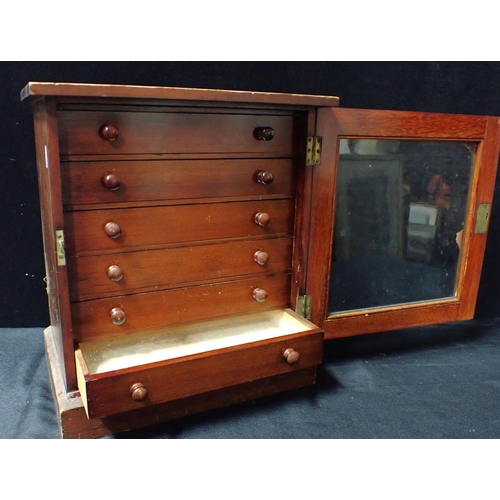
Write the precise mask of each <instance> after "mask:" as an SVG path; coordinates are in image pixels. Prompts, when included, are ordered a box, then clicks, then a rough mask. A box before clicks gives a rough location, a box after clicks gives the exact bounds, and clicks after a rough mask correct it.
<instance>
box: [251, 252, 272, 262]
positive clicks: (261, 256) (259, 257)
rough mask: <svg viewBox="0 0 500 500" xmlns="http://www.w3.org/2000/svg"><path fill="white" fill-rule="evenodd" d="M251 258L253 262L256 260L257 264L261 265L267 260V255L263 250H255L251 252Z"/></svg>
mask: <svg viewBox="0 0 500 500" xmlns="http://www.w3.org/2000/svg"><path fill="white" fill-rule="evenodd" d="M253 258H254V260H255V262H257V264H259V265H261V266H263V265H264V264H266V263H267V261H268V260H269V255H268V254H267V252H263V251H262V250H257V251H256V252H255V253H254V254H253Z"/></svg>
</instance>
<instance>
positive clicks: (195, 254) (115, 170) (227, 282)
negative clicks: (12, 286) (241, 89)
mask: <svg viewBox="0 0 500 500" xmlns="http://www.w3.org/2000/svg"><path fill="white" fill-rule="evenodd" d="M297 120H298V118H297V116H294V115H293V114H290V113H288V114H286V113H280V112H274V113H271V112H267V113H266V112H264V113H259V114H255V111H254V112H250V111H245V110H238V111H235V110H230V109H224V108H220V109H217V110H215V111H214V109H207V108H169V107H163V108H159V107H154V106H152V107H144V106H143V107H137V106H129V107H127V106H120V107H116V106H111V105H109V106H104V105H101V106H99V105H96V106H94V107H93V108H92V109H91V110H90V109H88V106H87V107H86V108H82V109H79V106H78V105H77V104H73V105H71V104H66V105H62V106H60V107H59V111H58V127H59V150H60V158H61V184H62V203H63V210H64V235H65V245H66V260H67V269H68V283H69V296H70V301H71V317H72V335H73V340H74V342H75V344H77V347H78V344H79V345H80V346H81V347H82V351H83V352H85V346H92V345H93V344H92V342H95V341H104V342H108V341H109V340H110V339H113V338H116V339H118V342H119V341H120V338H123V336H125V335H126V336H131V335H135V334H139V335H142V334H144V333H145V332H146V333H147V332H157V331H159V330H161V329H165V328H166V327H168V328H172V327H175V326H182V325H188V324H193V323H195V324H200V325H203V322H207V321H212V320H216V319H219V318H222V317H236V316H238V317H239V316H241V315H248V314H256V313H257V314H259V313H265V312H266V311H270V310H276V309H281V310H283V309H286V308H287V307H288V306H289V303H290V295H291V280H292V262H293V255H292V254H293V249H294V227H295V205H296V162H297V154H296V153H297V152H296V151H295V147H296V144H297V141H296V140H295V134H296V130H297ZM289 314H293V313H292V312H291V311H290V312H289ZM311 327H312V325H306V324H305V323H304V324H302V326H301V328H299V329H302V330H304V331H307V336H308V339H307V341H303V343H304V342H305V343H306V344H307V348H306V347H303V348H302V353H301V361H300V363H296V360H294V359H293V356H292V357H291V358H289V359H288V363H287V362H286V360H285V361H283V359H281V361H279V364H278V365H276V362H275V358H276V354H275V353H274V352H273V354H272V358H271V359H268V360H266V359H265V358H262V359H257V358H254V360H253V361H252V363H250V364H249V366H248V369H247V371H248V373H247V374H246V375H245V374H244V370H242V371H241V377H240V379H238V377H236V379H234V375H233V381H232V382H231V383H232V384H234V383H241V382H244V381H248V380H251V379H253V378H258V377H263V376H271V375H275V374H276V373H280V372H283V371H287V370H293V369H296V368H297V367H300V368H303V367H305V366H313V365H316V364H319V363H320V357H321V334H319V333H318V330H317V329H312V328H311ZM293 331H294V332H296V331H297V330H296V329H295V330H293ZM311 333H315V334H316V337H315V341H314V342H313V343H312V344H311V342H310V337H311V335H310V334H311ZM130 338H132V337H130ZM280 342H281V341H280ZM284 347H286V345H285V346H281V345H280V346H279V348H278V350H279V349H281V352H282V351H283V349H284ZM87 350H91V349H90V348H89V349H87ZM285 350H286V349H285ZM82 351H80V350H77V371H78V370H79V380H80V382H79V387H80V390H81V392H82V396H84V399H86V400H88V404H86V409H87V413H88V414H89V416H105V415H108V414H112V413H117V412H119V411H125V410H129V409H134V408H136V407H137V404H138V403H139V404H151V403H158V402H163V401H165V400H169V399H172V398H176V397H184V396H186V395H190V394H192V393H196V392H202V391H205V390H211V389H216V388H219V387H221V386H224V385H227V384H228V383H229V382H228V380H222V381H219V382H218V383H217V384H215V385H213V386H212V385H210V384H208V385H206V384H205V385H204V384H201V385H200V382H199V378H198V379H197V382H196V383H195V385H196V388H193V389H191V390H190V389H189V388H188V387H186V386H185V385H184V389H183V391H182V392H181V393H179V391H178V390H177V392H176V393H175V394H174V393H172V391H171V390H170V389H168V388H165V379H166V377H168V378H172V377H176V378H177V379H178V382H177V384H176V385H178V384H179V383H180V380H179V377H180V375H179V374H178V373H171V372H169V371H168V370H171V368H168V367H167V368H166V367H165V366H162V367H160V371H159V372H154V370H153V371H152V370H151V369H150V368H151V367H149V368H147V369H144V368H143V367H140V369H141V370H142V372H141V377H142V378H141V379H140V380H139V381H138V379H137V373H134V374H130V373H129V372H130V371H131V370H130V368H129V369H127V370H125V371H126V372H127V373H126V374H125V375H123V376H122V377H121V378H120V376H118V379H119V382H117V374H116V370H115V371H113V373H112V374H111V375H110V374H109V373H106V374H104V375H103V374H94V375H93V374H92V373H89V369H88V368H87V366H86V360H85V359H84V356H83V355H82ZM276 352H278V351H276ZM211 357H212V358H213V353H212V355H211ZM278 357H279V356H278ZM281 357H282V356H281ZM285 358H286V356H285ZM207 359H210V356H209V357H208V358H207ZM232 359H233V360H234V361H235V362H236V363H239V362H241V360H240V361H238V356H236V357H235V356H234V355H233V356H232ZM266 363H267V365H268V366H267V367H265V368H263V367H262V366H260V365H262V364H266ZM191 365H192V366H193V364H192V363H191ZM294 365H295V366H294ZM193 369H194V368H193ZM165 370H167V372H166V371H165ZM196 370H197V372H198V376H199V377H201V378H203V377H204V376H205V378H207V377H208V378H210V377H211V374H212V373H213V371H214V370H217V361H215V362H214V361H213V360H212V361H210V362H208V364H207V366H206V367H205V368H203V366H198V367H197V368H196ZM203 370H205V371H206V373H205V374H204V372H203ZM135 371H137V370H135ZM152 373H154V376H152V375H151V374H152ZM256 373H258V376H256ZM103 378H104V379H105V380H104V382H103V381H102V379H103ZM192 378H193V376H192V371H191V378H190V380H191V379H192ZM121 379H123V380H121ZM144 379H147V385H148V388H147V390H146V389H145V388H144V386H145V385H146V382H145V381H144ZM92 381H93V382H94V385H95V386H96V388H95V390H94V389H93V386H92V384H91V382H92ZM117 384H118V385H117ZM137 384H139V386H137V387H139V390H138V391H137V390H136V391H135V394H134V390H133V387H135V386H136V385H137ZM155 384H156V386H157V387H156V389H153V390H152V388H154V387H155ZM188 385H189V384H188ZM137 387H136V389H137ZM130 393H132V397H131V394H130Z"/></svg>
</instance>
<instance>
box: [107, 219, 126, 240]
mask: <svg viewBox="0 0 500 500" xmlns="http://www.w3.org/2000/svg"><path fill="white" fill-rule="evenodd" d="M104 232H105V233H106V236H108V237H109V238H113V239H116V238H119V237H120V236H121V234H122V228H121V227H120V224H117V223H116V222H108V223H107V224H106V225H105V226H104Z"/></svg>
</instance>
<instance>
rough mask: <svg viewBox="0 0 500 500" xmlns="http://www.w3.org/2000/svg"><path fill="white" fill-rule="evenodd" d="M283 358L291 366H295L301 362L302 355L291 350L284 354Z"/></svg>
mask: <svg viewBox="0 0 500 500" xmlns="http://www.w3.org/2000/svg"><path fill="white" fill-rule="evenodd" d="M283 357H284V358H285V360H286V362H287V363H288V364H289V365H293V364H295V363H297V361H298V360H299V358H300V354H299V353H298V352H297V351H295V350H294V349H292V348H289V349H287V350H286V351H285V352H284V353H283Z"/></svg>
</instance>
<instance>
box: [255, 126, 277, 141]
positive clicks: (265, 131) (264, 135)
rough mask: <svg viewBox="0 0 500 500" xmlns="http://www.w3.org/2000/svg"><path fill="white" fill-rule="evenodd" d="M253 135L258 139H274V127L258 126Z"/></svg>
mask: <svg viewBox="0 0 500 500" xmlns="http://www.w3.org/2000/svg"><path fill="white" fill-rule="evenodd" d="M253 135H254V137H255V138H256V139H257V140H258V141H272V140H273V139H274V129H273V128H272V127H257V128H256V129H255V130H254V132H253Z"/></svg>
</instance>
